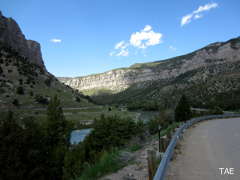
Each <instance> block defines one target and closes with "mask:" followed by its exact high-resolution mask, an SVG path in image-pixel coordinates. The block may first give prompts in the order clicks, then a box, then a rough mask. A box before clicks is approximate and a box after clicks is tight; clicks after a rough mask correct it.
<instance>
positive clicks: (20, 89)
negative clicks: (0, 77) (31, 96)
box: [17, 86, 24, 95]
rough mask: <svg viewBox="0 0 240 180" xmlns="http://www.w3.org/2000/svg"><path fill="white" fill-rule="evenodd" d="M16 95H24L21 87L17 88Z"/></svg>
mask: <svg viewBox="0 0 240 180" xmlns="http://www.w3.org/2000/svg"><path fill="white" fill-rule="evenodd" d="M17 94H20V95H23V94H24V89H23V87H22V86H19V87H17Z"/></svg>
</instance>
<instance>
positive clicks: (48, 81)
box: [44, 78, 52, 87]
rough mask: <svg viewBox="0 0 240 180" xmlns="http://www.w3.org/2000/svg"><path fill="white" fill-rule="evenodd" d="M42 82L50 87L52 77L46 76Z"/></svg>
mask: <svg viewBox="0 0 240 180" xmlns="http://www.w3.org/2000/svg"><path fill="white" fill-rule="evenodd" d="M44 83H45V84H46V85H47V87H50V86H51V83H52V79H51V78H48V79H46V80H45V81H44Z"/></svg>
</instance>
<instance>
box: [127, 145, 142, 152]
mask: <svg viewBox="0 0 240 180" xmlns="http://www.w3.org/2000/svg"><path fill="white" fill-rule="evenodd" d="M141 148H142V146H141V145H140V144H133V145H132V146H130V147H129V151H130V152H135V151H138V150H139V149H141Z"/></svg>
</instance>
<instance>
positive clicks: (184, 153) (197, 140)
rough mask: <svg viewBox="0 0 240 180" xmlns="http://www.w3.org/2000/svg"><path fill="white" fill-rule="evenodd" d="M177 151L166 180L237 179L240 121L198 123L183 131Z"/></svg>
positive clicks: (238, 177) (239, 157) (239, 155)
mask: <svg viewBox="0 0 240 180" xmlns="http://www.w3.org/2000/svg"><path fill="white" fill-rule="evenodd" d="M179 148H180V153H177V154H176V159H174V160H173V161H172V162H171V163H170V165H169V167H168V170H167V176H166V178H165V179H166V180H240V118H233V119H217V120H209V121H204V122H201V123H199V124H197V125H195V126H194V127H192V128H190V129H188V130H186V132H185V133H184V139H183V140H182V141H181V143H180V146H179ZM219 168H234V174H233V175H230V174H225V175H224V174H222V175H221V171H220V170H219ZM229 170H230V169H228V173H229ZM224 172H225V173H227V171H226V169H224V170H223V173H224Z"/></svg>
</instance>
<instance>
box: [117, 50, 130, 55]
mask: <svg viewBox="0 0 240 180" xmlns="http://www.w3.org/2000/svg"><path fill="white" fill-rule="evenodd" d="M128 55H129V52H128V50H127V49H121V51H120V52H119V53H118V54H116V56H128Z"/></svg>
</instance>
